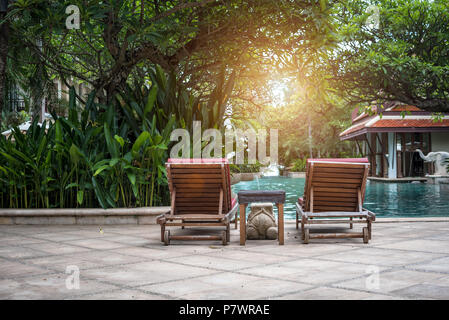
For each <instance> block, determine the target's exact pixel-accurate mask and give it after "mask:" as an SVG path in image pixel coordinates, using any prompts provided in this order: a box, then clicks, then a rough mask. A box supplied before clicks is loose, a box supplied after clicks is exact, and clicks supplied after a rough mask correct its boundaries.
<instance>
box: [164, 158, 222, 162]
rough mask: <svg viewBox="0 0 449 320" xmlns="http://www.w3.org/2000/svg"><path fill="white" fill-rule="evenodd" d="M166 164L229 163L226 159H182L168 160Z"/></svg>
mask: <svg viewBox="0 0 449 320" xmlns="http://www.w3.org/2000/svg"><path fill="white" fill-rule="evenodd" d="M167 162H168V163H229V161H228V159H226V158H204V159H203V158H201V159H198V158H192V159H184V158H169V159H168V160H167Z"/></svg>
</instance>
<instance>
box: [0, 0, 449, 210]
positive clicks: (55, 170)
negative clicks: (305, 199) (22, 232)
mask: <svg viewBox="0 0 449 320" xmlns="http://www.w3.org/2000/svg"><path fill="white" fill-rule="evenodd" d="M2 3H7V4H9V6H8V8H7V10H6V11H4V10H1V11H0V115H1V118H0V122H1V123H0V128H1V129H2V130H4V129H7V126H11V125H18V124H20V123H21V122H23V121H24V120H25V119H26V120H28V118H27V117H28V115H31V117H32V118H33V119H34V121H33V123H32V126H31V128H30V129H29V130H28V131H27V132H25V133H22V132H20V131H18V129H17V128H16V129H14V130H13V133H12V134H11V135H10V136H9V138H5V137H3V136H0V201H1V203H0V205H1V206H2V207H90V206H101V207H104V208H106V207H120V206H125V207H130V206H147V205H159V204H167V200H168V192H167V185H166V176H165V170H164V162H165V160H166V158H167V157H168V153H169V149H170V146H171V145H170V141H169V133H170V132H171V130H172V129H174V128H186V129H187V130H189V131H190V132H191V131H192V123H193V121H201V123H202V128H203V129H208V128H218V129H220V130H224V128H225V127H231V128H233V129H243V130H246V129H255V130H267V129H278V130H279V149H278V155H279V164H281V165H283V166H285V167H293V170H302V169H303V167H304V163H305V159H306V158H308V157H350V156H357V154H355V153H356V149H355V146H354V145H351V144H350V143H348V142H341V141H340V140H339V133H340V132H341V131H342V130H344V129H345V128H347V127H348V126H349V125H350V123H351V112H352V110H353V108H354V107H366V106H369V105H371V104H373V103H375V102H376V103H377V102H379V103H383V102H384V101H386V100H398V101H401V102H403V103H408V104H413V105H417V106H418V107H420V108H422V109H424V110H429V111H433V112H441V111H449V97H448V94H449V67H448V58H449V52H448V50H449V42H448V41H449V40H448V39H449V27H448V26H449V4H448V2H447V1H446V0H432V1H431V0H411V1H407V0H354V1H340V0H293V1H290V0H249V1H243V0H231V1H222V0H202V1H194V0H190V1H181V0H173V1H159V0H155V1H135V0H113V1H98V0H83V1H81V0H74V1H70V3H69V2H67V1H65V0H16V1H11V0H8V1H3V2H2ZM69 4H70V5H77V6H78V8H79V9H80V28H79V29H69V28H67V27H66V25H65V22H66V18H67V15H68V14H67V13H66V12H65V10H66V8H67V6H68V5H69ZM373 6H374V8H377V10H378V12H379V16H378V22H379V24H378V25H376V26H370V25H369V24H368V23H367V19H370V18H372V17H371V16H372V14H373V12H375V10H374V11H373V10H372V8H373ZM369 8H371V9H369ZM56 80H58V81H61V82H62V83H63V84H65V85H66V86H67V87H70V88H71V89H70V100H69V101H68V102H67V101H63V100H61V99H59V98H58V94H57V93H58V92H57V89H56V86H55V81H56ZM81 83H82V84H84V85H85V87H86V88H88V90H89V91H91V93H90V94H89V95H88V97H87V96H86V95H85V94H80V91H79V90H78V91H77V90H75V87H77V88H78V85H79V84H81ZM10 84H12V85H10ZM13 87H16V88H20V93H21V95H22V96H23V97H24V99H25V105H26V107H25V108H26V111H27V113H23V114H21V115H16V114H11V113H9V112H8V110H2V109H4V106H5V105H6V103H4V98H5V97H6V91H7V90H11V89H10V88H13ZM279 96H280V97H279ZM42 105H46V106H47V109H48V110H49V111H50V112H51V113H52V115H53V119H52V120H51V121H50V122H47V123H43V124H42V125H41V126H40V125H38V123H37V115H38V110H40V109H41V107H42ZM47 126H48V127H47ZM267 132H269V130H267ZM267 140H269V139H267ZM221 156H226V155H224V154H223V155H221ZM259 169H260V164H256V165H238V166H237V165H235V166H234V165H233V166H232V170H233V172H253V171H259Z"/></svg>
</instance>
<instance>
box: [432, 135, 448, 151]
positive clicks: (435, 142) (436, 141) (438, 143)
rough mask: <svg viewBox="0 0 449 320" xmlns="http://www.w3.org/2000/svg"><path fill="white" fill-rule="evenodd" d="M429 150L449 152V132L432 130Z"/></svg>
mask: <svg viewBox="0 0 449 320" xmlns="http://www.w3.org/2000/svg"><path fill="white" fill-rule="evenodd" d="M430 139H431V144H432V149H431V151H446V152H449V132H432V133H431V137H430Z"/></svg>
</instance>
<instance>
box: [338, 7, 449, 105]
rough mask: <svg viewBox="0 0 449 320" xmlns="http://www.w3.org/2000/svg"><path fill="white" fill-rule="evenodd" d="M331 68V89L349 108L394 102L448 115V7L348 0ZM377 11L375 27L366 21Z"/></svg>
mask: <svg viewBox="0 0 449 320" xmlns="http://www.w3.org/2000/svg"><path fill="white" fill-rule="evenodd" d="M348 5H349V6H350V10H347V11H346V15H345V16H344V17H343V16H342V17H343V18H348V20H346V21H345V22H344V23H342V27H341V32H340V35H341V37H342V38H341V40H342V42H341V45H340V50H338V51H336V53H335V55H334V59H333V61H332V63H331V64H330V68H332V70H333V72H334V74H335V80H336V81H335V86H336V87H337V88H339V89H340V90H341V91H342V93H343V95H345V96H346V97H347V98H349V100H350V101H351V102H353V103H372V102H373V101H378V100H380V101H385V100H398V101H401V102H403V103H408V104H411V105H416V106H418V107H419V108H421V109H423V110H429V111H435V112H441V111H445V112H447V111H449V2H447V1H446V0H434V1H433V0H432V1H431V0H424V1H423V0H372V1H364V0H358V1H352V2H351V3H349V4H348ZM373 5H375V6H376V8H377V9H376V11H377V10H378V13H379V16H378V22H379V24H378V26H376V24H372V25H370V23H367V19H368V18H369V17H370V16H371V15H372V14H373V13H374V11H373V10H367V9H368V8H369V7H370V6H371V7H372V6H373Z"/></svg>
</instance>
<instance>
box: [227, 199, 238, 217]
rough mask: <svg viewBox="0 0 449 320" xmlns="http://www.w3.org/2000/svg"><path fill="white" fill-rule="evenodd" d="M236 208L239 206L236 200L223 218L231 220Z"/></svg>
mask: <svg viewBox="0 0 449 320" xmlns="http://www.w3.org/2000/svg"><path fill="white" fill-rule="evenodd" d="M238 208H239V204H238V203H237V202H236V203H235V204H234V207H232V209H231V210H230V211H229V212H228V213H227V214H226V217H225V218H224V220H226V221H231V220H232V218H233V217H234V216H235V214H236V212H237V209H238Z"/></svg>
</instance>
